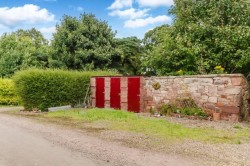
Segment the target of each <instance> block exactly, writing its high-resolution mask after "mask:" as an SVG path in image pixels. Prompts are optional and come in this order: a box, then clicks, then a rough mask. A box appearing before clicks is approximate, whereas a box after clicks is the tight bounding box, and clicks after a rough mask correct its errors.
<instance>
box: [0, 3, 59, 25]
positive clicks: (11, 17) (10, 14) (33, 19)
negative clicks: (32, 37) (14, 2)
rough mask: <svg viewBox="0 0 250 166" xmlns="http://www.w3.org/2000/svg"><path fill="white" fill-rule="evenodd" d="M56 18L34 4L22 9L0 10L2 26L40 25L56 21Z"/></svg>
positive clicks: (6, 8)
mask: <svg viewBox="0 0 250 166" xmlns="http://www.w3.org/2000/svg"><path fill="white" fill-rule="evenodd" d="M54 19H55V16H54V15H53V14H51V13H49V11H48V10H47V9H45V8H43V9H41V8H40V7H39V6H36V5H33V4H26V5H24V6H21V7H13V8H8V7H2V8H0V25H2V26H6V27H17V26H19V25H20V24H38V23H46V22H51V21H54Z"/></svg>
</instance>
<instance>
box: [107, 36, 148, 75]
mask: <svg viewBox="0 0 250 166" xmlns="http://www.w3.org/2000/svg"><path fill="white" fill-rule="evenodd" d="M143 51H144V48H143V46H142V41H141V40H140V39H138V38H137V37H127V38H122V39H116V42H115V54H114V55H112V57H111V61H112V63H111V65H110V67H111V68H116V69H117V70H118V71H119V72H120V73H122V74H124V75H138V74H140V72H141V57H142V54H143Z"/></svg>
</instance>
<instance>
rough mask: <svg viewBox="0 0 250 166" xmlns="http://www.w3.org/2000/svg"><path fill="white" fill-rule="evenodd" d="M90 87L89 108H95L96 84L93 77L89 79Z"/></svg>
mask: <svg viewBox="0 0 250 166" xmlns="http://www.w3.org/2000/svg"><path fill="white" fill-rule="evenodd" d="M90 87H91V106H92V107H95V106H96V82H95V77H91V78H90Z"/></svg>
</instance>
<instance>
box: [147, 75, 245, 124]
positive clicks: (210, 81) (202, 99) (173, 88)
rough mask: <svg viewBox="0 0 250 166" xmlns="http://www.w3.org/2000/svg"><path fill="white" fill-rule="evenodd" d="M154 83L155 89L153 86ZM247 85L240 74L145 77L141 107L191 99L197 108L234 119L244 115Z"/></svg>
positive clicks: (148, 107)
mask: <svg viewBox="0 0 250 166" xmlns="http://www.w3.org/2000/svg"><path fill="white" fill-rule="evenodd" d="M157 84H158V86H159V85H160V86H159V87H160V88H159V87H158V88H159V89H157V88H156V89H155V88H154V87H155V85H157ZM247 86H248V83H247V81H246V79H245V77H244V76H243V75H241V74H225V75H198V76H180V77H173V76H170V77H146V78H144V92H143V93H144V96H143V101H144V102H143V107H144V110H145V111H149V110H150V109H151V108H156V107H157V105H159V104H161V103H171V102H173V101H174V100H176V99H182V98H192V99H193V100H194V101H195V102H196V104H197V105H198V106H199V107H202V108H204V109H206V110H210V111H215V110H219V111H220V112H221V118H222V119H225V120H230V119H231V118H233V119H235V118H236V119H237V118H238V116H239V115H241V117H247V116H248V113H249V101H250V97H249V90H248V87H247Z"/></svg>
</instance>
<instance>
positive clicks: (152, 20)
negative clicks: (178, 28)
mask: <svg viewBox="0 0 250 166" xmlns="http://www.w3.org/2000/svg"><path fill="white" fill-rule="evenodd" d="M170 21H171V18H170V17H169V16H166V15H162V16H157V17H148V18H145V19H135V20H128V21H126V22H125V24H124V27H125V28H140V27H145V26H147V25H150V24H157V23H167V22H170Z"/></svg>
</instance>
